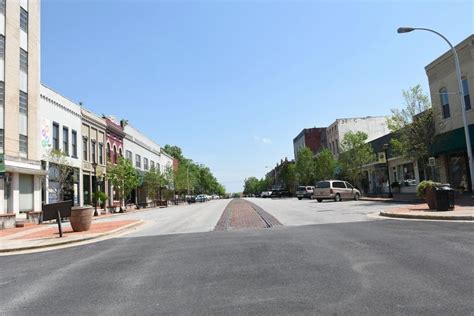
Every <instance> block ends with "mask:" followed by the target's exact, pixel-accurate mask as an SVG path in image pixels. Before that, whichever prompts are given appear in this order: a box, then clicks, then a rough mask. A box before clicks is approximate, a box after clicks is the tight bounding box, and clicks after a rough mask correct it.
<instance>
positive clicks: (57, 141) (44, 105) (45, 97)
mask: <svg viewBox="0 0 474 316" xmlns="http://www.w3.org/2000/svg"><path fill="white" fill-rule="evenodd" d="M39 117H40V124H39V125H40V128H39V131H38V132H39V135H40V138H39V150H40V155H41V161H42V162H43V166H44V167H45V169H46V171H47V175H46V177H45V178H44V181H43V182H42V194H41V200H42V202H43V203H55V202H58V201H59V200H60V196H58V194H59V191H61V190H62V188H60V187H59V182H60V180H59V179H58V178H60V175H58V166H57V162H58V159H55V157H57V156H54V152H61V153H62V155H63V157H64V160H63V161H64V162H66V163H67V165H69V166H70V167H72V168H71V169H72V171H71V174H70V176H69V179H68V180H69V181H68V182H69V183H71V186H70V187H69V189H68V190H65V191H67V192H61V193H62V194H63V199H64V200H72V201H73V202H74V205H81V204H82V199H81V198H80V185H81V182H82V179H81V177H80V174H81V172H80V170H81V167H82V159H81V155H80V153H81V152H82V144H81V139H82V132H81V128H82V114H81V107H80V106H79V105H77V104H76V103H74V102H72V101H70V100H68V99H66V98H65V97H63V96H61V95H60V94H58V93H56V92H55V91H53V90H51V89H50V88H48V87H46V86H45V85H41V87H40V110H39ZM55 162H56V163H55Z"/></svg>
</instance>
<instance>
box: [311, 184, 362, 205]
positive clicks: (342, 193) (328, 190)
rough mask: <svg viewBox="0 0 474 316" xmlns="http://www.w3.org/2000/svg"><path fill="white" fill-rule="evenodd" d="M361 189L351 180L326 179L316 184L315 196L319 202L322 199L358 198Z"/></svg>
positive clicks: (337, 200)
mask: <svg viewBox="0 0 474 316" xmlns="http://www.w3.org/2000/svg"><path fill="white" fill-rule="evenodd" d="M360 196H361V194H360V191H359V190H358V189H356V188H354V187H353V186H352V184H350V183H349V182H346V181H341V180H326V181H320V182H318V183H317V184H316V186H315V187H314V190H313V198H314V199H316V200H317V201H318V202H321V201H322V200H334V201H336V202H339V201H341V200H343V199H354V200H358V199H359V198H360Z"/></svg>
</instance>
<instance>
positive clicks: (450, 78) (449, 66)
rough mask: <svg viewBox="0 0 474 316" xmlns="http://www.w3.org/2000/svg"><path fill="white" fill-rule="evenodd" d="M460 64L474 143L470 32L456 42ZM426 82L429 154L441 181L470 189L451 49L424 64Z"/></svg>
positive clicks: (473, 42)
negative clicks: (431, 115)
mask: <svg viewBox="0 0 474 316" xmlns="http://www.w3.org/2000/svg"><path fill="white" fill-rule="evenodd" d="M456 50H457V53H458V55H459V63H460V66H461V76H462V84H463V97H464V102H465V103H466V108H465V112H466V119H467V124H468V126H469V134H470V136H471V146H472V147H474V110H473V104H472V99H471V97H470V96H471V94H473V93H474V35H472V34H471V35H470V36H469V37H467V38H466V39H465V40H463V41H462V42H461V43H459V44H457V45H456ZM425 71H426V75H427V76H428V81H429V85H430V94H431V104H432V106H433V112H434V121H435V135H436V136H435V143H434V146H433V156H435V157H436V169H437V171H438V172H439V175H440V181H441V182H445V183H446V182H447V183H450V184H451V187H453V188H456V189H458V190H460V191H463V190H470V187H471V181H472V179H471V178H470V172H469V163H468V157H467V149H466V138H465V135H464V124H463V119H462V113H461V104H460V103H461V102H460V100H459V96H458V92H459V88H458V82H457V79H456V71H455V66H454V59H453V55H452V53H451V50H449V51H447V52H446V53H444V54H443V55H441V56H440V57H438V58H437V59H435V60H434V61H433V62H431V63H430V64H429V65H428V66H426V67H425Z"/></svg>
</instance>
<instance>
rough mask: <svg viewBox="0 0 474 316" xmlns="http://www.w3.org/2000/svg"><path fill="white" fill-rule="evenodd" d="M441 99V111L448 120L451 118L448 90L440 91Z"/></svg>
mask: <svg viewBox="0 0 474 316" xmlns="http://www.w3.org/2000/svg"><path fill="white" fill-rule="evenodd" d="M439 97H440V100H441V111H442V113H443V118H445V119H447V118H449V117H450V116H451V112H450V111H449V97H448V90H447V89H446V88H443V89H441V90H439Z"/></svg>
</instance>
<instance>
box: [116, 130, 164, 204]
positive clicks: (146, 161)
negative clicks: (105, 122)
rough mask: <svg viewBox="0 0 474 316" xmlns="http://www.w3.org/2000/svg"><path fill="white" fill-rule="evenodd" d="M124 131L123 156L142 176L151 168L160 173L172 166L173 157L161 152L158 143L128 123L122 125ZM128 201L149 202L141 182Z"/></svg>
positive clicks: (135, 202)
mask: <svg viewBox="0 0 474 316" xmlns="http://www.w3.org/2000/svg"><path fill="white" fill-rule="evenodd" d="M124 132H125V138H124V141H123V144H124V151H125V158H127V159H129V160H130V161H131V162H132V164H133V165H134V166H135V168H136V169H137V170H138V172H139V174H140V176H141V177H142V178H143V176H144V175H145V173H146V172H148V171H150V169H152V168H155V169H156V170H159V171H160V173H161V174H164V173H165V171H166V169H167V168H173V158H172V157H171V156H169V155H168V154H165V153H163V152H162V150H161V147H160V145H158V144H157V143H155V142H154V141H153V140H151V139H150V138H148V137H147V136H145V135H144V134H142V133H141V132H140V131H138V130H137V129H136V128H134V127H133V126H131V125H129V124H127V125H125V126H124ZM129 202H130V203H134V204H137V205H138V204H145V203H148V202H149V201H148V198H147V190H146V187H145V186H144V185H143V182H141V184H140V187H138V188H137V189H136V190H135V191H134V192H132V194H131V196H130V200H129Z"/></svg>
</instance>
